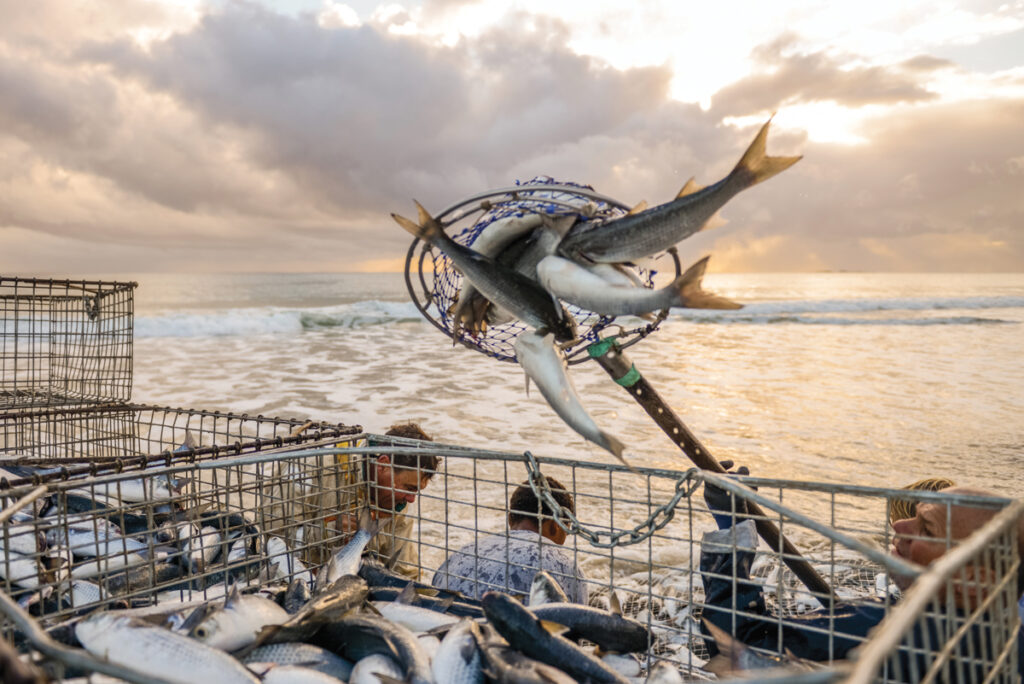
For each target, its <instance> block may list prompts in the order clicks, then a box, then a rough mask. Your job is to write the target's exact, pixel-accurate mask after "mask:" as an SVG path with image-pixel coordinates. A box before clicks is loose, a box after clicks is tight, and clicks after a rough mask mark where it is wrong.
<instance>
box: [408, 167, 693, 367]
mask: <svg viewBox="0 0 1024 684" xmlns="http://www.w3.org/2000/svg"><path fill="white" fill-rule="evenodd" d="M628 209H629V207H628V205H625V204H623V203H622V202H619V201H617V200H614V199H612V198H610V197H606V196H604V195H601V194H599V193H597V192H595V191H594V189H593V188H591V187H590V186H588V185H580V184H578V183H571V182H564V181H556V180H554V179H553V178H550V177H548V176H539V177H537V178H533V179H532V180H529V181H527V182H524V183H521V182H519V181H516V184H515V185H514V186H512V187H507V188H499V189H496V190H490V191H486V192H482V193H480V194H477V195H473V196H471V197H467V198H466V199H463V200H461V201H459V202H456V203H455V204H452V205H451V206H449V207H447V208H446V209H444V210H443V211H441V212H440V213H438V214H436V215H435V218H436V219H437V220H438V221H439V222H440V223H441V225H442V226H443V227H444V229H445V231H446V232H447V233H448V234H449V235H450V236H451V237H452V238H453V239H454V240H455V241H456V242H458V243H460V244H463V245H466V246H467V247H472V246H473V243H474V242H475V241H476V240H477V238H478V237H479V236H480V234H481V233H482V232H483V231H484V229H486V228H487V227H488V226H490V225H491V224H492V223H494V222H495V221H498V220H501V219H506V218H510V217H516V216H527V215H529V214H540V215H542V216H546V217H550V218H558V217H563V216H576V217H578V218H579V219H580V220H581V221H586V222H592V223H597V222H599V221H605V220H608V219H614V218H618V217H620V216H624V215H625V214H626V213H627V212H628ZM581 228H582V229H586V227H585V226H580V225H579V224H577V227H576V228H575V229H574V230H579V229H581ZM536 230H546V229H545V228H543V227H542V228H537V229H536ZM530 237H531V235H529V234H528V235H526V236H524V237H523V238H520V240H528V239H530ZM515 248H516V243H513V244H511V245H509V246H508V248H507V249H509V250H513V249H515ZM670 257H671V263H672V264H673V265H674V268H675V274H676V275H679V273H680V272H681V271H680V265H679V259H678V257H677V256H676V255H675V253H674V252H672V253H670ZM499 260H500V257H499ZM627 268H629V269H631V270H632V271H633V272H634V273H635V275H636V276H637V277H638V278H639V281H640V282H641V283H642V284H643V285H644V286H645V287H648V288H650V287H653V284H654V276H655V275H656V273H657V271H656V270H654V269H653V268H650V267H641V266H633V265H630V266H627ZM405 283H406V286H407V287H408V289H409V294H410V295H411V296H412V300H413V302H414V303H415V305H416V307H417V308H418V309H419V310H420V312H421V313H422V314H423V316H424V317H425V318H426V319H427V320H428V321H430V322H431V323H433V324H434V326H436V327H437V328H438V329H439V330H441V331H442V332H443V333H445V335H447V336H448V337H452V331H453V330H454V327H455V325H454V323H455V320H454V318H453V312H454V310H455V304H456V303H457V302H458V299H459V293H460V291H461V290H462V287H463V276H462V274H461V273H459V272H458V270H456V268H455V267H454V265H453V264H452V262H451V260H450V259H449V258H448V256H447V255H446V254H444V252H442V251H441V250H439V249H436V248H434V247H432V246H431V245H430V244H428V243H426V242H423V241H422V240H419V239H414V240H413V243H412V245H410V246H409V252H408V254H407V255H406V259H405ZM565 308H566V311H568V312H569V314H570V315H571V316H572V317H573V318H575V319H576V324H577V329H578V335H579V336H578V337H577V339H576V340H574V341H573V342H572V344H571V345H569V346H568V347H566V348H565V352H566V357H567V359H568V361H569V363H579V362H582V361H585V360H586V359H587V358H588V357H587V355H586V348H587V347H588V346H589V345H590V344H592V343H594V342H597V341H598V340H599V339H600V337H601V332H602V331H605V330H606V329H609V328H612V329H614V330H615V331H616V335H617V341H618V344H619V346H620V347H627V346H629V345H630V344H634V343H635V342H638V341H639V340H641V339H643V338H644V337H646V336H647V335H649V334H651V333H652V332H653V331H654V330H655V329H657V327H658V326H659V325H660V324H661V322H662V321H663V320H664V319H665V317H666V316H667V315H668V309H665V310H663V311H661V312H660V313H659V314H657V315H656V316H655V317H654V319H653V320H651V321H647V320H644V319H641V318H636V317H632V316H629V317H620V319H619V320H617V319H616V317H614V316H602V315H599V314H596V313H594V312H592V311H586V310H584V309H581V308H579V307H578V306H574V305H572V304H568V303H565ZM526 329H527V326H526V325H525V324H524V323H522V322H520V321H518V320H512V321H510V322H506V323H501V324H497V325H492V326H491V327H488V328H487V330H486V331H485V332H482V333H480V334H479V335H478V336H476V337H474V336H472V335H471V334H470V333H469V332H468V331H465V330H461V331H460V332H459V337H458V339H457V342H459V343H461V344H463V345H465V346H467V347H469V348H471V349H475V350H477V351H479V352H483V353H484V354H487V355H488V356H492V357H494V358H496V359H499V360H501V361H513V362H514V361H515V360H516V354H515V349H514V347H513V345H514V344H515V341H516V338H517V337H519V335H520V333H522V332H523V331H525V330H526Z"/></svg>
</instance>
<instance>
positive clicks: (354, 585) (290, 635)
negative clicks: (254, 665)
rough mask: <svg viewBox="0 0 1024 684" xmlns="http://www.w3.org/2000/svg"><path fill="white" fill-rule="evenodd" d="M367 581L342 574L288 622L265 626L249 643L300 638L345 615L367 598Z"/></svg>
mask: <svg viewBox="0 0 1024 684" xmlns="http://www.w3.org/2000/svg"><path fill="white" fill-rule="evenodd" d="M367 592H368V587H367V586H366V580H364V579H363V578H362V577H358V576H356V575H342V576H341V577H340V578H339V579H338V580H337V581H336V582H334V584H332V585H330V586H329V587H327V588H326V589H325V590H324V591H323V592H321V593H320V594H317V595H316V596H315V597H314V598H313V599H312V600H310V601H309V602H308V603H306V605H304V606H303V607H302V609H301V610H299V611H298V612H297V613H295V614H294V615H292V616H290V617H289V618H288V620H287V621H285V622H284V623H282V624H280V625H270V626H268V627H266V628H264V629H263V630H262V631H261V632H260V633H259V635H258V636H257V637H256V640H255V641H254V642H253V644H252V646H253V647H255V646H259V645H262V644H267V643H283V642H289V641H302V640H304V639H307V638H308V637H311V636H312V635H313V634H315V633H316V631H317V630H318V629H320V628H321V627H322V626H324V625H326V624H330V623H333V622H336V621H337V620H340V619H342V618H343V617H345V616H346V615H347V614H348V613H349V612H350V611H351V610H352V609H353V608H355V607H357V606H359V605H361V604H362V603H363V601H365V600H366V594H367Z"/></svg>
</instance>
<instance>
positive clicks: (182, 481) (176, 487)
mask: <svg viewBox="0 0 1024 684" xmlns="http://www.w3.org/2000/svg"><path fill="white" fill-rule="evenodd" d="M192 481H193V480H192V478H191V477H179V478H178V479H176V480H174V482H175V484H171V482H170V481H168V482H167V488H168V489H170V490H171V491H172V492H174V493H175V494H181V490H183V489H184V488H185V486H186V485H188V484H191V483H192Z"/></svg>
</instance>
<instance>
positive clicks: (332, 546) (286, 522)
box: [260, 442, 419, 579]
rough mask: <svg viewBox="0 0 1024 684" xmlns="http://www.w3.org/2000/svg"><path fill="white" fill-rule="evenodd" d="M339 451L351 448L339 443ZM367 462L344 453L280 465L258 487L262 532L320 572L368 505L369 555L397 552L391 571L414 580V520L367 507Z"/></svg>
mask: <svg viewBox="0 0 1024 684" xmlns="http://www.w3.org/2000/svg"><path fill="white" fill-rule="evenodd" d="M338 446H339V447H348V446H353V445H352V444H351V443H348V442H343V443H341V444H338ZM368 459H370V460H372V459H371V457H369V456H364V455H349V454H343V455H338V456H318V457H311V458H304V459H291V460H282V461H278V462H277V463H275V468H274V476H273V477H272V478H270V482H269V483H267V484H264V485H263V486H262V487H261V488H260V493H261V495H262V497H263V499H264V504H263V505H262V506H261V511H262V513H263V516H264V520H263V521H262V527H263V529H264V530H266V531H267V533H268V534H271V535H275V536H280V537H283V538H284V540H285V541H286V542H287V543H288V546H289V548H291V549H292V550H293V551H294V552H295V553H296V555H297V556H298V558H300V559H301V560H302V561H303V562H304V563H307V564H310V565H313V566H315V567H318V566H320V565H323V564H324V563H326V562H327V560H328V559H329V558H330V557H331V555H332V554H333V553H334V552H335V551H337V550H338V549H339V548H341V547H342V546H344V545H345V544H346V543H347V542H348V540H349V539H350V538H351V537H352V535H353V534H354V533H355V524H356V521H358V520H359V515H360V513H361V511H362V510H363V509H364V508H366V507H367V506H369V508H370V512H371V515H372V516H373V517H374V518H376V519H377V521H378V522H379V524H380V527H379V531H378V532H377V535H376V536H375V537H374V538H373V539H371V540H370V543H369V544H368V545H367V550H368V551H374V552H376V553H377V554H378V555H379V556H380V557H381V560H382V561H387V560H388V559H390V558H391V557H392V556H393V555H394V554H395V552H396V550H398V551H399V554H398V559H397V563H396V565H395V566H394V567H395V570H397V571H399V572H401V573H402V574H403V575H406V576H408V577H410V578H411V579H418V578H419V554H418V553H417V550H416V548H417V544H416V539H415V538H414V536H413V521H412V520H411V519H409V517H408V516H406V515H405V514H404V513H394V512H392V511H387V510H383V509H380V508H377V507H376V506H374V505H372V504H370V503H369V502H370V486H371V484H372V481H371V480H369V479H368V478H367V476H366V475H367V470H368V468H367V460H368ZM371 467H372V464H371Z"/></svg>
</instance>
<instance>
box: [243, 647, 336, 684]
mask: <svg viewBox="0 0 1024 684" xmlns="http://www.w3.org/2000/svg"><path fill="white" fill-rule="evenodd" d="M242 662H243V663H246V664H248V663H276V664H278V665H303V666H305V667H308V668H310V669H313V670H317V671H318V672H323V673H324V674H326V675H330V676H331V677H336V678H337V679H340V680H342V681H348V679H349V677H350V676H351V675H352V663H350V662H349V661H347V660H345V659H344V658H339V657H338V656H336V655H334V654H333V653H331V652H330V651H328V650H327V649H324V648H320V647H319V646H313V645H312V644H303V643H284V644H268V645H265V646H257V647H256V648H254V649H253V650H252V651H250V652H249V653H248V654H246V655H245V656H244V657H243V658H242Z"/></svg>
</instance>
